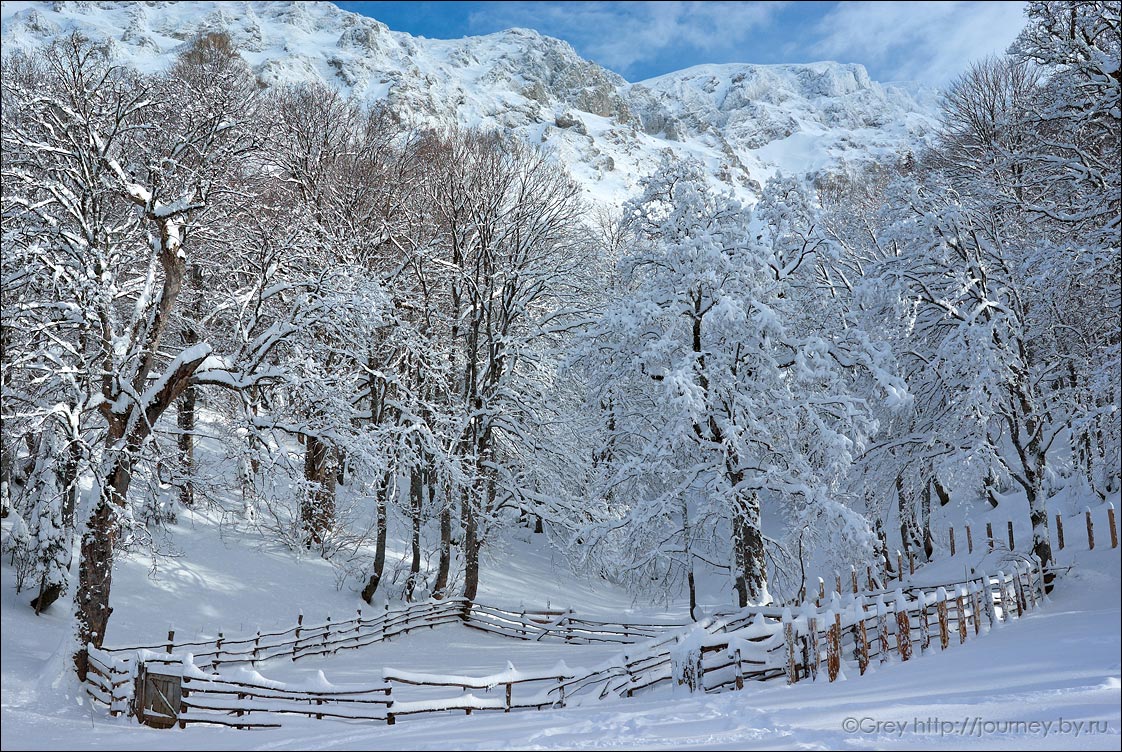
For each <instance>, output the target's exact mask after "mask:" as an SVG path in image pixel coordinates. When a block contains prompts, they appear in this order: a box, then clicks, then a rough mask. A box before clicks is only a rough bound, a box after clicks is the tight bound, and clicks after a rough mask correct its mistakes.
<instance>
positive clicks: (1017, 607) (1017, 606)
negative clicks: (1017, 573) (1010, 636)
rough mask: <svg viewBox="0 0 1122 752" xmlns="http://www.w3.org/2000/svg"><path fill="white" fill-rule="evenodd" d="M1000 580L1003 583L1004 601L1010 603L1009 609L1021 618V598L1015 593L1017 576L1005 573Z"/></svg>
mask: <svg viewBox="0 0 1122 752" xmlns="http://www.w3.org/2000/svg"><path fill="white" fill-rule="evenodd" d="M1010 579H1012V583H1010ZM1002 582H1004V583H1005V585H1004V587H1005V601H1006V602H1007V603H1010V606H1009V611H1010V612H1011V613H1013V614H1014V615H1015V616H1016V617H1017V618H1018V619H1019V618H1021V599H1020V597H1019V596H1018V595H1017V578H1016V577H1013V578H1010V577H1009V575H1005V576H1004V577H1003V578H1002ZM1010 584H1012V586H1013V587H1012V590H1010V587H1009V586H1010Z"/></svg>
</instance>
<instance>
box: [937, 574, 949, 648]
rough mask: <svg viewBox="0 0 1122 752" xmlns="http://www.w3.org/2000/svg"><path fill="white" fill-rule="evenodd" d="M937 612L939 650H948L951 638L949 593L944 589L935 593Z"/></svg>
mask: <svg viewBox="0 0 1122 752" xmlns="http://www.w3.org/2000/svg"><path fill="white" fill-rule="evenodd" d="M935 611H936V612H937V613H938V615H939V648H940V649H941V650H946V649H947V645H949V644H950V641H951V636H950V633H949V628H948V625H947V591H946V590H944V589H943V588H939V589H938V590H936V591H935Z"/></svg>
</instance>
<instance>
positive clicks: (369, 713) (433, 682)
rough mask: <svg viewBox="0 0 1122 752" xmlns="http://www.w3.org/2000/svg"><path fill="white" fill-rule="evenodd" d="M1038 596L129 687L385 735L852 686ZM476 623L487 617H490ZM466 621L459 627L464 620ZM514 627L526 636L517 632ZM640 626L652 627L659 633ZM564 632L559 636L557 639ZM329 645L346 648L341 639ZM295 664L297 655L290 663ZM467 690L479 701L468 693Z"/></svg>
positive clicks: (1027, 586)
mask: <svg viewBox="0 0 1122 752" xmlns="http://www.w3.org/2000/svg"><path fill="white" fill-rule="evenodd" d="M1043 592H1044V591H1043V571H1042V569H1041V568H1040V567H1039V566H1038V565H1030V564H1028V563H1027V562H1022V563H1020V564H1018V565H1017V566H1016V567H1015V568H1014V570H1013V572H1012V573H1011V574H1006V573H1004V572H999V573H998V574H997V575H995V576H988V575H984V574H983V575H979V576H978V577H977V578H974V579H971V580H966V581H963V582H960V583H948V584H945V585H942V586H938V587H923V588H919V587H916V588H911V589H908V590H905V589H903V588H899V589H897V590H895V591H879V592H873V593H867V594H859V595H857V596H852V595H845V596H843V595H842V594H840V593H837V592H834V593H832V594H831V596H830V603H829V604H828V606H826V607H818V606H816V605H814V604H807V605H806V606H805V607H803V608H802V609H799V610H798V612H797V613H795V612H793V611H792V610H791V609H786V608H774V607H765V608H758V609H752V610H751V612H749V613H740V614H736V615H733V616H731V617H729V618H714V617H710V618H709V619H706V620H705V621H703V622H700V623H698V624H694V625H690V626H687V627H679V628H677V629H676V630H674V631H672V632H663V633H662V635H661V636H660V637H655V638H648V639H647V640H646V644H643V645H638V646H636V649H635V650H633V651H631V652H625V653H623V654H621V655H620V656H618V657H617V658H616V659H613V660H611V661H608V662H607V663H606V664H604V665H602V666H600V667H598V668H596V669H594V670H591V671H586V672H583V673H581V674H579V675H578V674H574V673H573V672H572V671H571V670H569V669H568V668H567V667H565V666H564V664H559V665H558V666H557V667H555V668H554V669H551V670H548V671H541V672H522V671H517V670H516V669H515V668H514V667H513V666H512V665H510V664H508V668H507V670H506V671H504V672H500V673H498V674H493V675H490V676H483V677H467V676H446V675H438V674H422V673H416V672H408V671H402V670H398V669H392V668H386V669H383V676H382V678H383V683H382V684H377V685H372V686H358V687H342V686H333V685H329V684H327V683H326V680H322V681H321V682H320V683H319V685H317V686H311V687H309V686H302V687H293V686H289V685H284V684H279V683H268V682H266V681H265V680H263V679H262V678H261V677H259V675H256V674H255V673H250V674H249V676H248V677H237V676H232V675H221V674H218V673H206V672H204V671H203V670H202V669H201V668H200V667H199V666H198V665H196V664H195V663H194V662H193V661H192V659H191V657H190V656H188V655H184V656H181V657H176V656H173V655H169V654H167V653H166V652H165V653H163V654H161V653H153V652H150V651H145V650H141V651H139V652H138V653H137V654H136V657H135V660H136V661H137V662H138V663H140V664H142V666H143V670H142V671H140V672H134V673H135V674H138V676H137V681H140V679H142V678H144V677H145V676H148V677H151V676H157V677H159V678H161V679H163V680H167V679H168V677H178V681H179V685H178V687H177V691H176V692H175V693H174V698H173V699H172V700H168V699H167V697H166V696H163V695H161V697H162V699H163V701H164V703H165V706H166V707H170V706H172V705H174V706H175V707H176V708H177V712H175V713H174V714H173V715H174V718H173V722H175V723H178V724H179V725H181V726H185V725H187V724H188V723H215V724H221V725H228V726H235V727H238V728H260V727H267V726H276V725H278V724H277V723H275V722H273V720H272V719H275V717H276V716H278V715H285V714H295V715H303V716H307V717H312V718H334V719H344V720H356V721H381V722H385V723H387V724H393V723H395V722H396V719H397V718H399V717H401V716H410V715H424V714H433V713H447V712H454V711H459V712H466V713H468V714H470V713H471V712H473V711H477V710H478V711H484V710H496V711H503V712H510V711H511V710H516V709H530V708H536V709H539V710H540V709H543V708H549V707H565V706H569V705H574V704H577V705H579V704H583V703H585V702H588V701H590V700H592V701H594V700H600V699H603V698H605V697H610V696H617V697H630V696H633V695H634V694H635V693H637V692H642V691H644V690H647V689H650V688H652V687H655V686H658V685H660V684H667V683H677V684H685V685H688V686H689V687H690V689H691V690H694V691H703V692H719V691H724V690H728V689H740V688H743V687H744V686H745V683H746V682H749V681H773V680H778V679H784V680H785V681H787V682H788V683H794V682H798V681H802V680H805V679H812V680H813V679H818V678H819V677H820V676H824V677H826V678H828V680H829V681H834V680H836V679H837V678H838V677H839V676H842V675H843V674H844V673H847V672H849V671H852V669H853V668H856V670H857V672H858V673H859V674H864V673H865V672H866V671H867V670H868V667H869V666H870V665H874V664H880V663H884V662H886V661H888V660H889V659H890V658H893V656H895V659H897V660H901V661H907V660H910V659H911V658H912V657H913V656H914V655H916V654H919V653H923V652H927V651H930V650H936V649H938V650H946V649H947V648H948V647H949V646H950V645H951V644H953V643H956V642H957V643H962V642H966V641H967V640H968V639H973V638H976V637H977V636H979V635H981V634H982V628H983V626H984V627H986V629H987V630H988V629H991V628H993V627H995V626H997V625H998V624H1000V623H1001V622H1004V621H1008V620H1010V619H1013V618H1020V616H1021V615H1023V614H1024V613H1025V612H1027V611H1029V610H1031V609H1033V608H1035V607H1036V606H1038V605H1039V604H1040V603H1041V602H1042V600H1043ZM428 605H429V604H419V605H418V606H414V607H413V610H414V611H416V612H417V613H418V614H419V616H418V617H417V618H416V619H414V620H412V621H409V620H403V619H395V620H393V621H391V622H390V623H392V624H396V625H397V628H399V629H402V630H404V629H405V627H406V626H407V625H412V627H411V628H418V627H420V626H427V625H428V622H429V621H432V620H433V618H434V617H433V612H432V611H431V610H428V609H426V608H422V607H425V606H428ZM445 605H446V604H445ZM488 608H490V607H488ZM492 611H493V612H501V613H502V614H503V621H504V622H506V625H505V626H503V627H502V629H503V630H506V631H510V630H514V631H515V632H516V634H515V633H512V634H508V635H507V636H512V637H517V638H519V639H537V637H534V632H533V631H532V628H531V626H530V625H531V624H533V623H537V624H538V625H539V626H540V627H541V629H543V630H545V631H544V632H540V633H539V637H544V636H550V637H553V638H556V639H562V640H563V639H565V638H566V637H567V636H568V637H570V639H590V638H589V636H588V635H587V634H582V631H587V632H590V633H594V634H595V635H596V637H595V638H594V639H601V636H602V635H603V634H608V635H613V636H614V637H617V638H619V637H622V625H614V626H618V627H620V628H621V629H620V634H616V633H615V632H614V631H613V630H608V629H605V628H604V627H605V625H604V624H601V623H598V622H588V623H585V624H583V625H581V624H576V623H569V622H572V621H573V620H572V619H571V614H570V613H569V612H557V613H556V614H546V615H544V616H543V615H542V614H540V613H539V614H538V615H537V617H536V619H540V620H541V621H536V620H535V618H530V617H527V618H526V619H524V620H521V621H518V622H514V621H512V620H513V619H514V617H515V616H519V617H521V616H522V613H523V612H518V613H517V614H516V613H515V612H509V611H506V612H503V611H502V610H501V609H493V608H492ZM437 613H443V611H439V612H437ZM489 616H490V617H493V618H498V617H497V616H496V613H490V614H489ZM546 616H551V617H552V618H549V619H546V618H545V617H546ZM467 623H468V624H471V621H470V619H469V621H468V622H467ZM512 625H513V626H512ZM476 626H477V627H478V624H476ZM521 626H525V627H526V630H527V631H526V633H525V634H523V633H522V631H521ZM637 626H638V625H627V633H628V634H631V633H633V632H637V631H639V630H638V629H635V627H637ZM643 626H645V627H646V628H648V629H654V628H658V627H666V628H669V627H670V626H671V625H643ZM570 627H571V628H572V630H573V634H572V635H569V634H568V632H567V631H566V630H567V629H568V628H570ZM487 631H494V630H490V629H488V630H487ZM506 631H503V632H499V633H500V634H506ZM971 635H973V637H971ZM363 639H366V638H363ZM330 642H331V641H329V646H330ZM340 642H344V643H346V644H347V645H349V642H348V641H347V640H340ZM936 646H937V647H936ZM320 649H321V651H322V649H323V648H322V646H321V648H320ZM287 654H288V653H285V655H287ZM300 654H301V653H300V651H299V650H298V651H297V655H300ZM319 654H322V652H321V653H319ZM95 658H96V660H97V661H98V664H97V665H98V670H99V673H97V674H95V676H97V677H98V679H97V681H98V682H100V683H99V684H98V687H97V688H95V689H94V690H93V691H91V696H94V697H95V698H96V699H99V700H101V701H102V702H106V704H109V705H110V707H111V708H116V709H117V711H118V712H119V711H120V710H122V709H124V707H126V704H127V701H128V698H127V694H126V693H125V692H124V691H123V689H124V688H125V687H126V685H127V684H128V682H127V681H126V682H122V681H121V679H120V677H122V676H128V675H129V671H128V668H127V664H125V663H124V662H122V661H120V660H116V661H115V659H114V658H113V657H112V654H109V653H106V652H104V651H99V652H97V653H96V654H95ZM103 661H107V662H108V663H105V662H103ZM393 684H402V685H410V686H414V687H429V688H457V689H459V690H460V694H457V695H454V696H450V697H440V698H435V699H420V700H413V701H409V700H405V701H402V700H401V699H399V698H398V697H395V696H394V693H393V690H392V685H393ZM110 687H111V688H112V693H110V691H109V688H110ZM516 687H519V688H521V687H528V688H532V691H528V692H527V691H519V692H518V694H517V695H516V692H515V688H516ZM480 690H482V692H483V695H482V696H481V695H479V694H476V691H480ZM495 690H499V691H501V695H500V696H492V695H490V694H489V693H490V692H492V691H495ZM135 694H136V695H137V696H138V698H139V696H140V695H143V694H145V692H144V690H143V689H142V688H139V687H138V688H137V689H136V690H135ZM140 704H141V707H140V708H136V712H137V715H138V716H139V717H140V718H141V719H142V720H146V718H147V720H149V721H153V722H157V723H162V722H163V721H164V720H165V719H166V718H168V714H167V713H166V712H153V711H152V710H151V709H149V708H147V706H146V704H145V703H143V702H142V703H140ZM146 713H148V716H146ZM263 718H264V720H263Z"/></svg>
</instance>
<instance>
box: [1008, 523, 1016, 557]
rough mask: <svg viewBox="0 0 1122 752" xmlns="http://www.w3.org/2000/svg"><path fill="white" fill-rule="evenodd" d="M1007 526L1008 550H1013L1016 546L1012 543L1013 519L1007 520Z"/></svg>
mask: <svg viewBox="0 0 1122 752" xmlns="http://www.w3.org/2000/svg"><path fill="white" fill-rule="evenodd" d="M1007 526H1008V528H1009V550H1010V551H1013V550H1015V549H1016V546H1014V545H1013V520H1009V522H1008V525H1007Z"/></svg>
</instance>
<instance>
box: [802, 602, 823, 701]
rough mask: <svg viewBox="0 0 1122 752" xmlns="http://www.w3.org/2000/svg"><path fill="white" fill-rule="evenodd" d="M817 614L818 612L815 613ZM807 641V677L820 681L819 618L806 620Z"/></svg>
mask: <svg viewBox="0 0 1122 752" xmlns="http://www.w3.org/2000/svg"><path fill="white" fill-rule="evenodd" d="M819 581H821V580H819ZM815 613H817V612H815ZM806 631H807V636H806V639H807V640H809V642H808V643H807V645H808V646H809V648H810V656H809V658H808V659H807V662H806V664H807V677H808V678H810V679H811V680H812V681H817V680H818V663H819V661H820V660H821V657H822V656H821V653H820V651H819V649H818V617H816V616H808V617H807V619H806Z"/></svg>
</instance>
